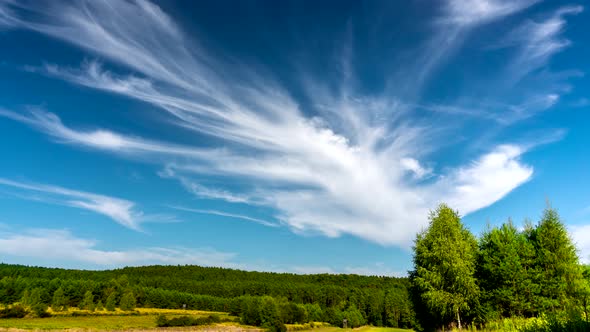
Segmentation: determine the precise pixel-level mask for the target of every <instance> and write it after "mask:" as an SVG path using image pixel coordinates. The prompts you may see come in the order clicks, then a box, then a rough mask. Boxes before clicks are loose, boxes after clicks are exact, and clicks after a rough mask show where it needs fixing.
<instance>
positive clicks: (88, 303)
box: [79, 291, 95, 311]
mask: <svg viewBox="0 0 590 332" xmlns="http://www.w3.org/2000/svg"><path fill="white" fill-rule="evenodd" d="M79 308H80V309H84V310H90V311H94V309H95V307H94V295H93V294H92V292H91V291H86V293H84V299H83V300H82V302H80V305H79Z"/></svg>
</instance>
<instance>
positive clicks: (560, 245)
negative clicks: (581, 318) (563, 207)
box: [530, 207, 584, 311]
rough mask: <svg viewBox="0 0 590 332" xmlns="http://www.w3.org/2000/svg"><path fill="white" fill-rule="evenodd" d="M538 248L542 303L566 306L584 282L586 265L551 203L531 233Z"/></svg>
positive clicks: (553, 307)
mask: <svg viewBox="0 0 590 332" xmlns="http://www.w3.org/2000/svg"><path fill="white" fill-rule="evenodd" d="M530 240H531V242H532V243H533V245H534V247H535V250H536V257H537V259H536V263H537V268H538V271H539V276H538V282H539V286H540V303H539V304H540V306H541V307H542V308H544V309H546V310H550V311H557V310H565V309H567V308H568V307H570V306H573V305H575V303H574V302H573V300H574V299H575V298H576V297H577V294H579V292H580V287H582V285H583V280H584V278H583V275H582V267H581V265H580V264H579V259H578V255H577V253H576V247H575V245H574V244H573V242H572V240H571V239H570V237H569V235H568V232H567V229H566V228H565V225H564V224H563V223H562V221H561V219H560V217H559V214H558V213H557V211H556V210H555V209H553V208H551V207H547V208H546V209H545V211H544V212H543V217H542V218H541V220H540V221H539V224H538V225H537V227H536V228H535V229H534V230H533V231H532V232H531V233H530Z"/></svg>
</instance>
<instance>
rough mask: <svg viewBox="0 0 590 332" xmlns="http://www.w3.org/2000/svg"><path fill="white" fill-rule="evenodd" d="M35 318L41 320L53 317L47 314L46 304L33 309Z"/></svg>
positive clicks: (39, 304) (37, 305) (35, 306)
mask: <svg viewBox="0 0 590 332" xmlns="http://www.w3.org/2000/svg"><path fill="white" fill-rule="evenodd" d="M31 310H33V313H34V314H35V316H37V317H39V318H45V317H51V314H50V313H49V312H47V305H46V304H44V303H37V304H35V305H34V306H32V307H31Z"/></svg>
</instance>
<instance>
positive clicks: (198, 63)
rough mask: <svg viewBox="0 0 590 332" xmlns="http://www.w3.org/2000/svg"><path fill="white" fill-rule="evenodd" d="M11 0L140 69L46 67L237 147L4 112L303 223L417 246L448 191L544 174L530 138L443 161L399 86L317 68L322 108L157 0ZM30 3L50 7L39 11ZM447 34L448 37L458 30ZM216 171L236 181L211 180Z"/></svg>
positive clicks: (485, 200)
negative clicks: (536, 166) (397, 93)
mask: <svg viewBox="0 0 590 332" xmlns="http://www.w3.org/2000/svg"><path fill="white" fill-rule="evenodd" d="M533 3H534V1H519V2H517V3H514V2H504V1H479V2H477V4H478V5H477V6H475V7H469V8H468V7H466V6H464V5H462V3H461V2H458V1H450V2H449V6H450V7H449V8H448V11H447V12H446V16H445V17H446V21H445V22H446V23H444V24H452V25H454V28H453V29H461V31H463V30H464V29H468V28H471V27H473V26H476V25H477V24H484V23H487V22H491V21H493V20H496V19H500V18H502V17H505V16H507V15H511V14H513V13H516V12H517V11H519V10H522V9H524V8H526V7H528V6H530V5H531V4H533ZM9 4H10V6H8V7H6V8H8V9H10V10H5V11H3V12H2V13H7V14H3V15H5V16H6V15H8V16H7V18H8V19H10V21H11V22H14V23H13V25H14V26H16V27H19V28H23V29H28V30H33V31H36V32H39V33H42V34H45V35H48V36H50V37H53V38H57V39H60V40H63V41H65V42H68V43H70V44H73V45H76V46H78V47H80V48H82V49H85V50H87V51H88V52H90V53H91V54H93V55H95V56H97V57H100V58H101V59H104V60H106V61H107V64H108V63H115V64H117V65H120V66H122V67H123V68H125V69H126V70H127V71H128V72H126V73H121V72H118V73H114V72H112V71H109V70H108V69H107V67H106V65H105V64H102V63H99V62H98V61H89V62H85V63H84V64H83V65H82V66H81V68H64V67H61V66H56V65H46V66H44V67H42V68H36V69H35V70H36V71H38V72H42V73H43V74H45V75H49V76H51V77H55V78H59V79H63V80H66V81H69V82H72V83H73V84H77V85H82V86H85V87H89V88H93V89H97V90H100V91H105V92H108V93H113V94H118V95H122V96H126V97H129V98H132V99H135V100H138V101H141V102H144V103H147V104H150V105H154V106H156V107H158V108H159V109H161V110H162V111H163V114H164V115H166V119H167V120H168V122H167V123H168V124H170V123H171V124H172V125H173V126H174V130H184V131H186V132H188V133H197V134H199V135H203V134H204V135H207V136H209V137H210V138H212V139H215V140H218V141H219V142H221V143H220V145H223V149H209V148H206V147H204V146H202V145H200V144H199V143H198V140H195V143H193V144H191V145H182V144H178V143H175V142H165V141H161V140H158V139H153V138H150V137H141V136H139V135H134V134H124V133H116V132H114V131H111V130H109V129H105V128H96V129H93V130H82V129H77V128H75V127H73V126H68V125H65V124H64V123H62V121H61V119H60V118H59V117H58V116H57V115H55V114H53V113H48V112H42V111H33V112H29V113H17V112H14V111H10V110H3V111H2V110H0V116H4V117H7V118H10V119H13V120H15V121H19V122H22V123H25V124H27V125H29V126H31V127H33V128H35V129H37V130H39V131H42V132H44V133H46V134H47V135H49V136H50V137H51V138H52V139H54V140H55V141H57V142H60V143H66V144H71V145H74V146H80V147H85V148H92V149H97V150H102V151H109V152H113V153H118V154H124V155H127V156H131V157H136V158H143V159H144V160H148V158H147V157H149V160H150V161H151V162H153V160H156V161H157V162H158V163H160V164H161V165H162V167H163V168H164V171H162V172H161V174H162V175H163V176H164V177H170V178H175V179H177V180H178V181H180V183H181V184H182V185H183V186H184V187H185V188H187V189H188V190H189V191H190V192H192V193H193V194H195V195H196V196H198V197H200V198H209V199H221V200H225V201H227V202H230V203H246V204H256V205H260V206H266V207H269V208H271V209H273V211H276V218H277V219H278V220H279V221H280V222H281V224H283V225H286V226H288V227H290V228H291V229H292V230H293V231H295V232H299V233H318V234H322V235H325V236H330V237H335V236H340V235H342V234H352V235H354V236H358V237H361V238H364V239H367V240H369V241H373V242H376V243H380V244H384V245H398V246H403V247H406V248H407V247H409V245H410V243H411V240H412V238H413V236H414V234H415V233H416V232H417V231H419V230H420V229H421V228H422V227H423V226H424V225H425V224H426V216H427V212H428V210H429V209H431V208H433V207H434V206H435V205H436V204H437V203H439V202H440V201H441V200H445V201H447V202H449V203H451V204H452V205H453V206H454V207H457V208H459V209H460V210H461V212H462V213H463V214H467V213H470V212H473V211H476V210H478V209H481V208H483V207H486V206H489V205H490V204H493V203H494V202H496V201H498V200H500V199H502V198H503V197H504V196H505V195H507V194H508V193H509V192H511V191H512V190H513V189H514V188H516V187H518V186H519V185H521V184H523V183H525V182H526V181H528V180H529V179H530V178H531V176H532V174H533V168H532V166H529V165H526V164H525V163H523V162H522V161H521V159H520V157H521V156H522V154H523V153H525V152H526V149H525V148H524V147H521V146H519V145H516V144H503V145H497V146H490V147H488V148H487V149H486V151H484V152H483V153H482V154H481V155H478V156H473V157H472V162H469V163H467V164H460V165H454V166H452V167H446V168H444V169H436V167H435V165H433V163H432V162H430V161H431V160H429V159H428V158H429V155H428V153H429V152H430V151H432V150H433V149H436V148H437V145H436V144H432V142H435V141H437V140H438V139H440V137H437V136H436V135H437V131H436V130H435V128H433V126H432V125H430V124H428V123H427V122H422V121H420V120H418V119H412V118H410V117H406V116H405V114H406V113H405V112H404V107H403V105H400V103H399V102H398V100H397V99H395V98H392V97H391V96H389V95H388V94H382V95H369V96H367V95H362V94H358V93H352V92H351V91H349V90H348V89H345V88H342V90H341V91H337V92H332V91H331V90H330V89H327V88H324V86H325V84H324V83H323V82H322V81H321V80H319V79H314V83H315V84H314V87H318V89H309V88H308V89H303V90H304V91H307V92H306V93H307V98H308V99H309V100H310V101H311V104H313V105H315V106H317V107H316V108H317V112H318V113H317V114H313V115H312V114H311V113H310V112H309V111H308V110H305V109H302V105H301V103H299V102H298V101H297V100H296V99H295V98H294V97H293V96H292V95H291V94H290V93H289V92H288V89H286V88H285V87H284V86H282V85H281V84H279V83H277V81H276V80H275V79H274V78H273V77H272V76H271V75H262V74H259V73H256V72H253V71H252V70H250V69H248V67H247V66H246V65H235V64H234V65H231V68H232V72H231V73H232V75H231V76H228V70H227V69H225V68H227V67H228V66H229V64H227V66H226V64H221V63H219V62H218V60H213V59H212V58H211V57H210V56H208V54H207V52H206V51H205V50H204V48H203V47H201V46H200V45H198V43H196V42H195V41H194V40H193V39H189V38H187V36H186V35H185V34H184V33H183V32H182V29H180V27H178V26H177V25H176V24H175V23H174V21H173V20H172V19H171V18H170V17H169V16H168V15H167V14H166V13H164V12H163V11H162V10H161V9H160V8H158V7H157V6H155V5H153V4H151V3H148V2H145V1H125V2H108V3H107V2H94V1H92V2H90V1H88V2H85V1H82V2H75V3H67V4H64V3H59V5H57V4H56V2H51V3H49V4H48V6H47V8H43V10H41V9H40V8H37V7H28V6H27V5H25V4H20V3H18V4H17V3H9ZM26 11H33V12H34V13H35V14H36V15H35V16H27V17H26V18H25V16H24V15H21V14H22V13H23V12H26ZM7 18H5V19H7ZM441 22H443V21H441ZM478 22H479V23H478ZM440 24H443V23H440ZM440 42H441V43H442V44H444V45H443V46H444V47H445V49H446V47H447V46H449V45H450V44H452V43H454V41H452V40H449V41H445V40H442V41H440ZM437 43H438V42H436V43H434V44H433V45H435V44H437ZM447 44H449V45H447ZM449 47H450V48H452V47H454V46H452V45H450V46H449ZM450 48H449V49H450ZM441 52H442V51H441ZM437 54H438V53H437ZM433 61H435V62H437V63H438V62H439V60H436V59H434V60H433ZM434 65H435V63H434V62H433V63H432V65H428V66H425V67H424V68H425V70H426V71H429V70H430V69H429V67H433V66H434ZM426 75H427V74H426V72H424V75H416V74H415V73H414V74H413V75H408V77H418V78H417V79H420V78H419V77H421V76H426ZM228 77H230V78H231V79H229V78H228ZM424 165H429V166H428V167H426V166H424ZM430 165H432V166H430ZM204 175H206V176H207V177H209V178H215V179H218V180H219V181H216V183H222V185H220V186H219V188H211V187H209V186H207V185H205V184H202V183H199V181H198V179H197V178H198V177H203V176H204ZM237 179H239V180H240V181H241V183H248V184H249V185H246V187H245V188H241V189H240V192H232V189H231V188H230V187H229V184H230V183H232V182H233V181H234V180H237ZM223 183H226V184H228V185H223ZM51 188H53V187H51ZM46 189H47V188H46ZM41 191H45V192H51V191H56V190H52V189H49V190H41ZM71 194H72V192H70V196H76V197H84V199H82V200H79V199H78V201H77V203H75V204H74V203H69V204H70V205H72V206H76V207H80V208H86V209H93V210H94V211H97V212H99V213H103V214H106V212H105V211H107V210H108V209H107V208H105V207H104V206H103V205H100V204H98V203H97V199H93V198H92V197H91V196H87V194H83V195H80V194H74V195H71ZM66 196H67V194H66ZM101 197H102V196H101ZM123 202H126V201H121V202H119V204H118V206H119V207H121V209H120V211H123V212H124V211H127V214H120V215H119V214H117V215H115V214H112V216H111V217H112V218H113V219H115V220H116V221H118V222H121V223H122V224H127V225H130V226H132V225H133V224H134V223H133V220H134V218H133V217H132V215H133V214H132V213H131V212H130V211H131V209H132V207H133V205H125V204H123ZM127 203H128V202H127ZM212 212H219V211H209V213H212ZM225 215H226V216H228V217H236V218H241V219H244V220H249V221H256V219H255V218H251V217H248V216H230V215H228V214H225ZM258 221H259V222H260V221H261V220H258Z"/></svg>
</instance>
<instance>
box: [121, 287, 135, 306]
mask: <svg viewBox="0 0 590 332" xmlns="http://www.w3.org/2000/svg"><path fill="white" fill-rule="evenodd" d="M135 306H136V300H135V295H133V291H132V290H130V289H128V290H126V291H125V293H124V294H123V296H121V302H120V303H119V307H121V310H125V311H131V310H134V309H135Z"/></svg>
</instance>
